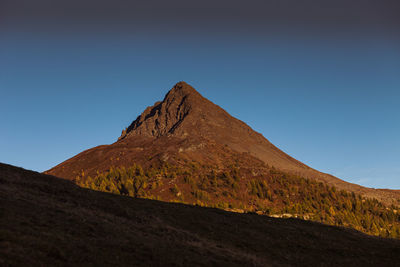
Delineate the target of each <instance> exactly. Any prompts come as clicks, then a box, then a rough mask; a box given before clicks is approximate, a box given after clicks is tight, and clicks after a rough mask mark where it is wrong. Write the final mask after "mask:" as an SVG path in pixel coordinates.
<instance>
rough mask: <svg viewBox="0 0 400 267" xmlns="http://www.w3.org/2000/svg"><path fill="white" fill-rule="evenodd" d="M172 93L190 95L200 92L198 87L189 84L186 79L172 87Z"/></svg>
mask: <svg viewBox="0 0 400 267" xmlns="http://www.w3.org/2000/svg"><path fill="white" fill-rule="evenodd" d="M170 92H171V93H179V94H182V95H190V94H199V93H198V92H197V91H196V89H194V88H193V87H192V86H190V85H189V84H187V83H186V82H184V81H180V82H178V83H176V84H175V85H174V87H172V89H171V90H170Z"/></svg>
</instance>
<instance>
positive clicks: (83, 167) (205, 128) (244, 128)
mask: <svg viewBox="0 0 400 267" xmlns="http://www.w3.org/2000/svg"><path fill="white" fill-rule="evenodd" d="M232 157H242V158H246V161H247V162H245V164H246V166H247V167H251V168H253V172H255V173H260V172H263V168H264V167H262V166H261V167H260V162H261V163H263V164H265V165H266V166H273V167H274V168H276V169H278V170H280V171H283V172H286V173H289V174H295V175H299V176H302V177H305V178H310V179H315V180H318V181H321V182H323V183H326V184H328V185H330V186H334V187H336V188H338V189H341V190H346V191H349V192H354V193H356V194H360V195H362V196H364V197H368V198H376V199H378V200H380V201H382V202H384V203H386V204H398V203H399V202H398V200H399V199H400V191H399V190H384V189H372V188H366V187H362V186H359V185H356V184H352V183H348V182H345V181H343V180H340V179H339V178H336V177H334V176H332V175H329V174H326V173H322V172H319V171H317V170H315V169H312V168H310V167H309V166H307V165H305V164H303V163H301V162H300V161H298V160H296V159H294V158H292V157H291V156H289V155H287V154H286V153H284V152H283V151H281V150H280V149H278V148H277V147H275V146H274V145H273V144H271V143H270V142H269V141H268V140H267V139H266V138H264V137H263V136H262V135H261V134H260V133H257V132H255V131H254V130H252V129H251V128H250V127H249V126H248V125H247V124H245V123H244V122H242V121H240V120H238V119H236V118H234V117H232V116H230V115H229V114H228V113H227V112H226V111H225V110H223V109H222V108H221V107H219V106H217V105H215V104H213V103H212V102H211V101H209V100H207V99H206V98H204V97H203V96H202V95H200V93H199V92H197V91H196V90H195V89H194V88H193V87H191V86H190V85H188V84H187V83H185V82H179V83H177V84H176V85H175V86H174V87H173V88H172V89H171V90H170V91H169V92H168V93H167V95H166V96H165V98H164V100H163V101H161V102H156V103H155V104H154V105H153V106H151V107H148V108H146V110H145V111H144V112H143V113H142V114H141V115H140V116H139V117H137V119H136V120H134V121H133V122H132V124H131V125H130V126H129V127H127V128H126V129H125V130H124V131H123V132H122V135H121V136H120V138H119V139H118V141H117V142H115V143H113V144H111V145H103V146H98V147H95V148H92V149H89V150H86V151H84V152H82V153H80V154H78V155H76V156H75V157H73V158H71V159H69V160H67V161H65V162H63V163H61V164H59V165H57V166H55V167H54V168H52V169H50V170H48V171H47V172H46V173H47V174H51V175H55V176H58V177H63V178H66V179H70V180H74V179H76V178H77V176H79V175H81V174H82V173H84V174H85V175H86V176H94V175H96V174H97V173H98V172H104V171H107V170H109V169H110V167H113V166H114V167H115V166H126V167H127V166H130V165H131V164H132V163H133V162H135V163H140V164H142V165H145V166H148V165H151V164H152V163H153V164H154V163H155V162H169V163H172V164H174V165H182V164H184V163H185V162H187V161H194V162H197V163H199V164H201V165H210V166H214V168H215V169H217V170H218V169H223V168H226V167H227V163H228V162H231V160H230V159H231V158H232ZM230 164H231V163H230ZM261 165H262V164H261Z"/></svg>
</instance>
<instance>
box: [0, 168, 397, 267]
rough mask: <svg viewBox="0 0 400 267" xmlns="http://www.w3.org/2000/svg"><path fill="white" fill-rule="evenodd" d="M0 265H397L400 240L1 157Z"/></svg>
mask: <svg viewBox="0 0 400 267" xmlns="http://www.w3.org/2000/svg"><path fill="white" fill-rule="evenodd" d="M0 203H1V205H0V265H2V266H54V265H57V266H63V265H69V266H71V265H95V266H111V265H129V266H170V265H173V266H210V265H216V266H287V265H291V266H310V265H319V266H322V265H324V266H393V265H394V264H395V263H396V262H398V261H399V260H400V241H398V240H395V239H383V238H378V237H372V236H368V235H365V234H362V233H360V232H357V231H355V230H350V229H345V228H339V227H333V226H326V225H323V224H319V223H315V222H309V221H303V220H299V219H278V218H269V217H266V216H258V215H255V214H238V213H231V212H226V211H223V210H220V209H214V208H202V207H195V206H190V205H184V204H178V203H166V202H160V201H154V200H147V199H135V198H132V197H124V196H118V195H114V194H109V193H103V192H97V191H92V190H88V189H84V188H80V187H78V186H76V185H74V184H73V183H72V182H70V181H66V180H62V179H58V178H55V177H52V176H47V175H43V174H39V173H35V172H31V171H26V170H23V169H20V168H16V167H12V166H9V165H4V164H0Z"/></svg>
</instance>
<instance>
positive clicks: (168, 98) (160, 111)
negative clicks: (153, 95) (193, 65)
mask: <svg viewBox="0 0 400 267" xmlns="http://www.w3.org/2000/svg"><path fill="white" fill-rule="evenodd" d="M209 103H211V102H209V101H208V100H207V99H205V98H204V97H202V96H201V95H200V93H199V92H197V91H196V90H195V89H194V88H193V87H192V86H190V85H189V84H187V83H186V82H184V81H180V82H178V83H177V84H175V85H174V87H172V89H171V90H169V91H168V93H167V94H166V95H165V97H164V100H163V101H159V102H156V103H155V104H154V105H153V106H150V107H147V108H146V109H145V111H144V112H143V113H142V114H141V115H140V116H138V117H137V119H136V120H135V121H133V122H132V124H131V125H130V126H129V127H128V128H126V129H125V130H123V131H122V135H121V136H120V138H119V139H124V138H125V137H127V136H129V135H142V136H150V137H160V136H163V135H168V134H172V133H174V132H175V130H176V129H177V127H178V126H179V125H180V124H181V123H182V122H183V120H184V119H185V118H186V116H187V115H189V113H190V112H191V111H193V110H199V109H201V106H204V105H209Z"/></svg>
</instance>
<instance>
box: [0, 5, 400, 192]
mask: <svg viewBox="0 0 400 267" xmlns="http://www.w3.org/2000/svg"><path fill="white" fill-rule="evenodd" d="M54 2H57V3H56V4H55V3H54ZM165 2H166V1H156V0H153V1H143V2H142V1H123V0H115V1H105V0H102V1H88V0H86V1H75V0H74V1H61V0H60V1H46V0H37V1H31V0H30V1H27V0H25V1H23V0H13V1H2V2H1V3H0V93H1V94H0V96H1V98H0V101H1V102H0V103H1V105H0V113H1V114H2V116H1V117H0V162H5V163H9V164H13V165H17V166H21V167H24V168H27V169H33V170H37V171H44V170H46V169H49V168H51V167H52V166H54V165H56V164H58V163H60V162H62V161H64V160H66V159H67V158H69V157H71V156H73V155H75V154H77V153H79V152H81V151H82V150H84V149H88V148H90V147H93V146H96V145H101V144H109V143H112V142H114V141H116V140H117V138H118V136H119V135H120V133H121V130H122V129H123V128H125V127H126V126H128V125H129V124H130V123H131V121H132V120H134V119H135V118H136V117H137V116H138V115H139V114H140V113H141V112H142V111H143V110H144V109H145V108H146V107H147V106H150V105H152V104H153V103H154V102H156V101H158V100H161V99H162V98H163V97H164V95H165V94H166V93H167V91H168V90H169V89H170V88H171V87H172V86H173V85H174V84H175V83H176V82H178V81H181V80H184V81H186V82H188V83H190V84H191V85H192V86H193V87H195V88H196V89H197V90H198V91H199V92H200V93H201V94H203V96H205V97H207V98H208V99H210V100H211V101H213V102H214V103H216V104H218V105H220V106H221V107H223V108H224V109H226V110H227V111H228V112H229V113H230V114H231V115H233V116H235V117H237V118H239V119H241V120H243V121H245V122H246V123H248V124H249V125H250V126H251V127H252V128H253V129H255V130H256V131H258V132H260V133H262V134H263V135H264V136H265V137H266V138H268V139H269V140H270V141H271V142H272V143H274V144H275V145H277V146H278V147H279V148H281V149H282V150H283V151H285V152H287V153H288V154H290V155H291V156H293V157H295V158H297V159H298V160H300V161H302V162H304V163H306V164H308V165H310V166H311V167H313V168H316V169H318V170H320V171H324V172H328V173H331V174H333V175H335V176H337V177H339V178H342V179H344V180H346V181H350V182H354V183H359V184H361V185H365V186H370V187H379V188H397V189H400V140H399V137H400V16H398V14H400V9H399V4H397V3H396V1H367V0H366V1H351V2H352V3H347V2H349V1H341V0H339V1H294V0H292V1H250V2H248V3H247V4H246V6H242V5H241V3H243V2H239V1H229V2H227V1H219V2H208V1H205V2H202V3H196V4H193V3H190V1H185V2H183V1H172V2H168V5H167V4H164V3H165ZM299 2H301V3H299Z"/></svg>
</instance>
